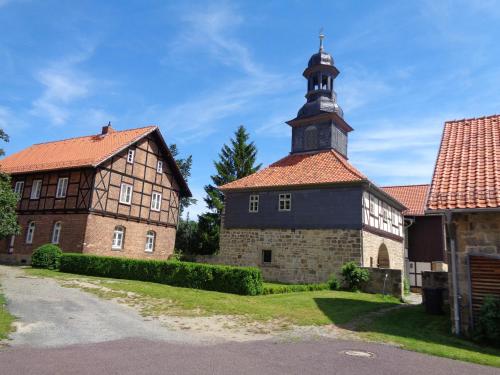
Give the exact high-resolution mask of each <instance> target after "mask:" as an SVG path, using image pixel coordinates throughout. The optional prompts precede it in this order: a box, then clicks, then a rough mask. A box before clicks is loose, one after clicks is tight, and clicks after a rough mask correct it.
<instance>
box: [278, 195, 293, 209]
mask: <svg viewBox="0 0 500 375" xmlns="http://www.w3.org/2000/svg"><path fill="white" fill-rule="evenodd" d="M291 209H292V194H290V193H285V194H280V195H279V211H290V210H291Z"/></svg>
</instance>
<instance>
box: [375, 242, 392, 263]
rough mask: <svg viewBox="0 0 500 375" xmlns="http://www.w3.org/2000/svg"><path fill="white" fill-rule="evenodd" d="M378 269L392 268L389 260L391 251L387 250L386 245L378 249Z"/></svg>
mask: <svg viewBox="0 0 500 375" xmlns="http://www.w3.org/2000/svg"><path fill="white" fill-rule="evenodd" d="M377 267H378V268H391V263H390V260H389V251H388V250H387V246H385V244H382V245H380V247H379V249H378V258H377Z"/></svg>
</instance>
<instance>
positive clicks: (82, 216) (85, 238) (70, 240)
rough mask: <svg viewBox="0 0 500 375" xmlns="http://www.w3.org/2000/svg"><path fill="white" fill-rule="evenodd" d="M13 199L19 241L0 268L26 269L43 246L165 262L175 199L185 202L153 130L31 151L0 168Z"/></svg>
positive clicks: (109, 132)
mask: <svg viewBox="0 0 500 375" xmlns="http://www.w3.org/2000/svg"><path fill="white" fill-rule="evenodd" d="M0 169H1V170H2V171H3V172H6V173H8V174H10V175H11V176H12V184H13V188H14V190H15V192H16V193H18V194H19V197H20V200H19V203H18V207H17V212H18V220H19V224H20V226H21V234H19V235H17V236H12V237H11V238H9V239H4V240H2V243H1V244H0V261H2V262H8V263H29V262H30V257H31V254H32V252H33V250H34V249H36V248H37V247H38V246H40V245H42V244H46V243H54V244H58V245H59V246H60V247H61V248H62V250H63V251H66V252H79V253H91V254H99V255H117V256H126V257H132V258H152V259H167V258H168V257H169V256H170V255H171V254H172V252H173V250H174V243H175V234H176V226H177V221H178V216H179V201H180V198H181V197H186V196H190V195H191V193H190V191H189V188H188V186H187V184H186V182H185V181H184V179H183V177H182V175H181V173H180V171H179V169H178V168H177V165H176V163H175V160H174V159H173V158H172V155H171V154H170V151H169V149H168V147H167V145H166V144H165V141H164V140H163V137H162V135H161V134H160V131H159V129H158V128H157V127H156V126H148V127H144V128H139V129H131V130H124V131H115V130H114V129H113V128H112V127H111V125H108V126H105V127H103V128H102V132H101V133H100V134H96V135H90V136H85V137H78V138H71V139H66V140H62V141H55V142H48V143H40V144H35V145H33V146H30V147H28V148H27V149H24V150H22V151H20V152H18V153H15V154H12V155H10V156H8V157H6V158H4V159H3V160H1V161H0Z"/></svg>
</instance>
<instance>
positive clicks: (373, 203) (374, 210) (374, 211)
mask: <svg viewBox="0 0 500 375" xmlns="http://www.w3.org/2000/svg"><path fill="white" fill-rule="evenodd" d="M369 210H370V214H371V215H373V216H377V200H376V199H375V198H374V197H373V196H370V207H369Z"/></svg>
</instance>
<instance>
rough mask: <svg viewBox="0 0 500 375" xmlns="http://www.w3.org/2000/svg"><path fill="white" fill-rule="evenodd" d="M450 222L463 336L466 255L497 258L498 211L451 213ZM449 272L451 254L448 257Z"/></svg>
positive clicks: (499, 237)
mask: <svg viewBox="0 0 500 375" xmlns="http://www.w3.org/2000/svg"><path fill="white" fill-rule="evenodd" d="M453 222H454V224H455V226H456V252H457V258H458V259H457V271H458V287H459V296H460V305H461V309H460V313H461V324H462V331H463V333H466V334H467V333H468V331H469V328H470V327H471V323H472V322H471V316H470V310H469V309H470V306H469V270H468V264H467V255H468V254H470V253H478V254H480V253H482V254H500V211H498V212H484V213H467V214H465V213H455V214H454V215H453ZM448 259H449V263H450V270H451V254H448ZM451 277H452V275H451V272H449V282H450V284H449V285H450V305H451V310H452V311H451V314H452V315H451V316H452V319H453V303H451V302H452V301H453V297H452V295H451V293H452V287H451V285H453V284H452V280H451Z"/></svg>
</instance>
